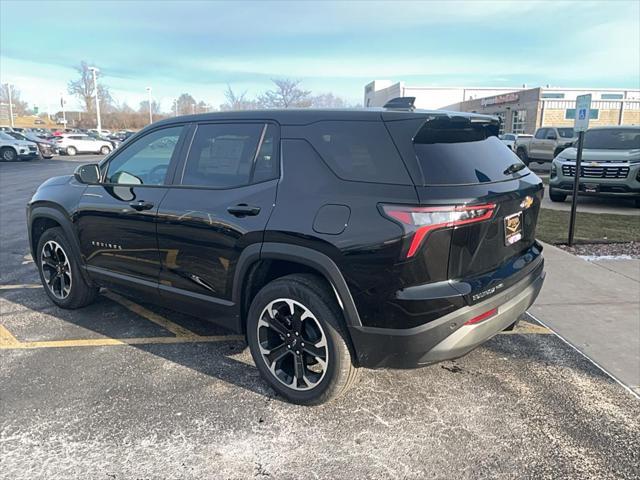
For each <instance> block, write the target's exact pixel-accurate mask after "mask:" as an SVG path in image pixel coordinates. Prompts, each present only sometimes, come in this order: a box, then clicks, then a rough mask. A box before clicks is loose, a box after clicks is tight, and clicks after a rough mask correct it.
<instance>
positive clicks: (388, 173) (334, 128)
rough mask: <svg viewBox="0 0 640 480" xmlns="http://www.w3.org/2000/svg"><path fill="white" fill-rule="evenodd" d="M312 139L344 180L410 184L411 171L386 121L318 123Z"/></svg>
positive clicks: (311, 130)
mask: <svg viewBox="0 0 640 480" xmlns="http://www.w3.org/2000/svg"><path fill="white" fill-rule="evenodd" d="M306 131H307V132H308V133H307V138H308V140H310V141H311V144H312V145H313V147H314V148H315V149H316V150H317V151H318V153H319V154H320V156H321V157H322V158H323V160H324V161H325V162H326V163H327V165H328V166H329V168H331V170H333V172H334V173H335V174H336V175H337V176H338V177H340V178H342V179H344V180H354V181H361V182H375V183H394V184H400V185H410V184H411V180H410V179H409V174H408V173H407V170H406V168H405V166H404V163H403V162H402V159H401V158H400V156H399V154H398V151H397V150H396V148H395V146H394V145H393V142H392V141H391V138H390V137H389V133H388V132H387V129H386V128H385V126H384V124H383V123H382V122H339V121H336V122H317V123H314V124H313V125H311V126H309V127H307V129H306Z"/></svg>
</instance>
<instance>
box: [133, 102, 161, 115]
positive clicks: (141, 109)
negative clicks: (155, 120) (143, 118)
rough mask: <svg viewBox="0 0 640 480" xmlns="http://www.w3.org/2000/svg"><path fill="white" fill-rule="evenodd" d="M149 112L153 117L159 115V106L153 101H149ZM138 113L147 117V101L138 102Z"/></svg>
mask: <svg viewBox="0 0 640 480" xmlns="http://www.w3.org/2000/svg"><path fill="white" fill-rule="evenodd" d="M151 111H152V112H153V114H154V115H157V114H158V113H160V104H159V103H158V102H156V101H155V100H151ZM138 112H140V113H145V114H146V115H147V116H148V115H149V100H143V101H142V102H140V107H139V108H138Z"/></svg>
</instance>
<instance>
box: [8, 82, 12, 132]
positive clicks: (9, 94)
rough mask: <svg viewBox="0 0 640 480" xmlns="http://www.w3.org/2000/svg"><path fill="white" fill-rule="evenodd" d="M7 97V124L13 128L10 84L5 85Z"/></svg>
mask: <svg viewBox="0 0 640 480" xmlns="http://www.w3.org/2000/svg"><path fill="white" fill-rule="evenodd" d="M7 96H8V97H9V122H10V124H11V128H13V102H12V101H11V84H10V83H7Z"/></svg>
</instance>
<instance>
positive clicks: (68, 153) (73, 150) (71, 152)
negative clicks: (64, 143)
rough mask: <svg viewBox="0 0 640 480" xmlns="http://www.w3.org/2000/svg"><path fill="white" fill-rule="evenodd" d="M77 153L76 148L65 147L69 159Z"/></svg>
mask: <svg viewBox="0 0 640 480" xmlns="http://www.w3.org/2000/svg"><path fill="white" fill-rule="evenodd" d="M77 153H78V150H76V147H67V155H69V156H70V157H73V156H75V155H76V154H77Z"/></svg>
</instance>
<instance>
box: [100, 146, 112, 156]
mask: <svg viewBox="0 0 640 480" xmlns="http://www.w3.org/2000/svg"><path fill="white" fill-rule="evenodd" d="M110 151H111V149H110V148H109V147H107V146H106V145H105V146H104V147H102V148H101V149H100V153H101V154H102V155H108V154H109V152H110Z"/></svg>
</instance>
